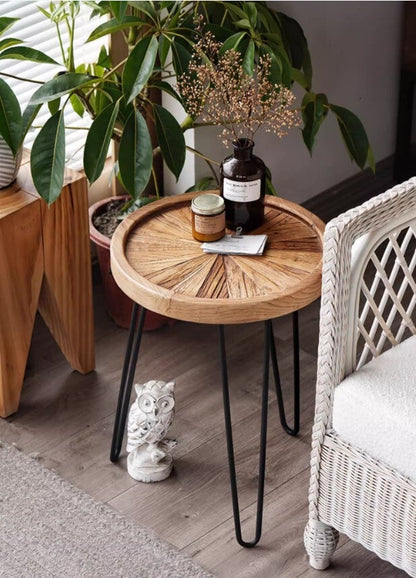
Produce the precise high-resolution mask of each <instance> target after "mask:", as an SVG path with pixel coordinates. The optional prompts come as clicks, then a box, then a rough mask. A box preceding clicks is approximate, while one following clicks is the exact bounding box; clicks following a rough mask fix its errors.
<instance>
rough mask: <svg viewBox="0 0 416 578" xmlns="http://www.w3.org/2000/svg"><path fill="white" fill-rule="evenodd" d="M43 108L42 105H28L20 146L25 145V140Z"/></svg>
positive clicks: (23, 120)
mask: <svg viewBox="0 0 416 578" xmlns="http://www.w3.org/2000/svg"><path fill="white" fill-rule="evenodd" d="M40 108H41V105H40V104H28V105H27V107H26V108H25V110H24V111H23V115H22V136H21V142H20V146H21V145H22V144H23V141H24V138H25V136H26V134H27V132H28V130H29V129H30V127H31V126H32V123H33V121H34V120H35V118H36V117H37V114H38V112H39V110H40Z"/></svg>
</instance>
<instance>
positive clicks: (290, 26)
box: [278, 12, 312, 89]
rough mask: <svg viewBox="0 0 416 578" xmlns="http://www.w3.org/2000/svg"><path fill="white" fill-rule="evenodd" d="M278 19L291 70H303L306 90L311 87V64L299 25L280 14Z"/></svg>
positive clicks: (306, 44) (305, 41)
mask: <svg viewBox="0 0 416 578" xmlns="http://www.w3.org/2000/svg"><path fill="white" fill-rule="evenodd" d="M278 18H279V21H280V23H281V26H282V29H283V37H284V41H285V46H286V51H287V53H288V55H289V58H290V61H291V64H292V66H293V68H298V69H299V70H303V72H304V75H305V79H306V83H307V88H308V89H310V88H311V85H312V64H311V58H310V54H309V49H308V43H307V40H306V38H305V35H304V33H303V30H302V28H301V26H300V25H299V23H298V22H297V21H296V20H294V19H293V18H289V16H286V15H285V14H282V13H281V12H279V13H278Z"/></svg>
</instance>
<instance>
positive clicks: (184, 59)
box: [172, 42, 192, 77]
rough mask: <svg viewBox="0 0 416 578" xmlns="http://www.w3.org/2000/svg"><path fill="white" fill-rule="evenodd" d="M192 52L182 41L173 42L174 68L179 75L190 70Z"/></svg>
mask: <svg viewBox="0 0 416 578" xmlns="http://www.w3.org/2000/svg"><path fill="white" fill-rule="evenodd" d="M191 57H192V55H191V53H190V52H189V50H187V49H186V48H185V47H184V46H183V45H182V44H181V43H180V42H172V60H173V68H174V70H175V74H176V76H177V77H179V76H181V75H182V74H184V73H185V72H187V71H188V66H189V62H190V60H191Z"/></svg>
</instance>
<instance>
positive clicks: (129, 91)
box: [123, 36, 158, 103]
mask: <svg viewBox="0 0 416 578" xmlns="http://www.w3.org/2000/svg"><path fill="white" fill-rule="evenodd" d="M157 50H158V42H157V38H156V37H155V36H151V37H147V38H143V39H142V40H140V41H139V42H138V43H137V44H136V46H135V47H134V49H133V50H132V52H131V53H130V55H129V57H128V59H127V62H126V64H125V66H124V71H123V92H124V97H125V99H126V101H127V102H128V103H129V102H131V101H132V100H133V99H134V98H135V97H136V96H137V95H138V94H139V92H140V91H141V90H142V88H143V87H144V85H145V84H146V82H147V81H148V80H149V78H150V76H151V74H152V72H153V68H154V65H155V62H156V56H157Z"/></svg>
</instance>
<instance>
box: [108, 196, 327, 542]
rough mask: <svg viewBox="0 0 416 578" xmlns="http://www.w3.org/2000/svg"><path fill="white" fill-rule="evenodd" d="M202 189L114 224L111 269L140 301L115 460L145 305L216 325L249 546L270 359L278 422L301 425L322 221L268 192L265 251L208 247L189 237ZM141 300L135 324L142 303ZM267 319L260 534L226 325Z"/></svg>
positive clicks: (229, 434) (228, 424)
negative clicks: (237, 432)
mask: <svg viewBox="0 0 416 578" xmlns="http://www.w3.org/2000/svg"><path fill="white" fill-rule="evenodd" d="M196 194H198V193H187V194H184V195H179V196H176V197H170V198H165V199H162V200H160V201H157V202H155V203H152V204H150V205H147V206H146V207H143V208H141V209H139V210H138V211H136V212H135V213H133V214H132V215H130V216H129V217H128V218H127V219H125V220H124V221H123V222H122V223H121V224H120V225H119V227H118V228H117V230H116V232H115V234H114V236H113V240H112V244H111V268H112V273H113V276H114V278H115V280H116V282H117V283H118V285H119V286H120V288H121V289H122V290H123V291H124V292H125V293H126V294H127V295H128V296H129V297H130V298H131V299H133V301H134V302H135V303H136V305H135V307H134V309H133V314H132V320H131V325H130V332H129V337H128V343H127V351H126V357H125V360H124V366H123V372H122V378H121V384H120V393H119V400H118V407H117V412H116V420H115V425H114V433H113V440H112V448H111V454H110V459H111V460H112V461H116V460H117V459H118V457H119V454H120V451H121V445H122V441H123V436H124V428H125V424H126V418H127V412H128V408H129V403H130V395H131V388H132V384H133V379H134V373H135V369H136V364H137V359H138V353H139V348H140V343H141V337H142V331H143V324H144V319H145V315H146V310H147V309H150V310H152V311H155V312H157V313H161V314H163V315H167V316H168V317H173V318H175V319H181V320H184V321H191V322H194V323H210V324H216V325H218V327H219V345H220V362H221V381H222V389H223V401H224V416H225V430H226V439H227V449H228V461H229V470H230V482H231V494H232V501H233V512H234V523H235V530H236V537H237V541H238V542H239V544H241V545H242V546H245V547H252V546H254V545H256V544H257V542H258V541H259V539H260V536H261V528H262V513H263V494H264V476H265V460H266V434H267V408H268V388H269V364H270V361H271V363H272V370H273V376H274V382H275V386H276V394H277V401H278V406H279V415H280V421H281V424H282V426H283V428H284V429H285V431H286V432H287V433H288V434H290V435H296V434H297V433H298V431H299V342H298V317H297V312H298V310H299V309H301V308H302V307H304V306H306V305H308V304H309V303H311V302H312V301H314V300H315V299H316V298H317V297H319V295H320V291H321V267H322V246H323V231H324V224H323V222H322V221H320V219H318V218H317V217H315V216H314V215H313V214H312V213H310V212H309V211H307V210H305V209H303V208H302V207H300V206H299V205H297V204H295V203H292V202H289V201H286V200H284V199H281V198H277V197H271V196H266V199H265V222H264V224H263V225H262V226H261V227H260V228H258V229H257V230H256V231H254V232H253V233H257V234H260V233H265V234H267V236H268V240H267V244H266V248H265V250H264V253H263V255H261V256H255V257H252V256H250V257H249V256H236V255H235V256H231V255H215V254H207V253H203V252H202V249H201V243H199V242H198V241H196V240H195V239H194V238H193V237H192V231H191V213H190V205H191V200H192V198H193V197H194V196H195V195H196ZM137 304H140V305H141V306H142V309H141V314H140V320H139V323H138V326H137V330H136V325H137V317H138V309H139V308H138V305H137ZM288 313H292V314H293V341H294V361H295V363H294V425H293V427H290V426H289V425H288V424H287V422H286V416H285V408H284V403H283V396H282V389H281V386H280V377H279V369H278V364H277V355H276V349H275V340H274V335H273V326H272V321H271V320H272V319H273V318H275V317H279V316H282V315H286V314H288ZM255 321H264V322H265V323H264V363H263V387H262V420H261V432H260V451H259V485H258V500H257V522H256V531H255V536H254V539H253V540H251V541H246V540H244V539H243V538H242V535H241V524H240V514H239V503H238V493H237V480H236V471H235V462H234V446H233V435H232V426H231V414H230V398H229V388H228V372H227V360H226V348H225V332H224V325H227V324H238V323H250V322H255Z"/></svg>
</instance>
